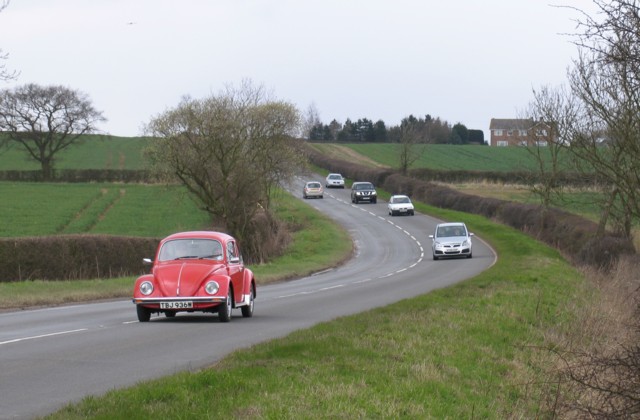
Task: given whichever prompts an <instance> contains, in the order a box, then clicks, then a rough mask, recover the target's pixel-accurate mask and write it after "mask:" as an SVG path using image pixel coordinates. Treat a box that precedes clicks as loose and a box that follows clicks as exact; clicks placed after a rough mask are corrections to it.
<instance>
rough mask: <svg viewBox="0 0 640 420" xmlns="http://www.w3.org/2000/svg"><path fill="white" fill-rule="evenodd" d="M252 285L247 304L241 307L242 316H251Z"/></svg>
mask: <svg viewBox="0 0 640 420" xmlns="http://www.w3.org/2000/svg"><path fill="white" fill-rule="evenodd" d="M253 296H254V294H253V287H251V296H250V297H249V304H248V305H246V306H243V307H242V316H243V317H244V318H251V317H252V316H253Z"/></svg>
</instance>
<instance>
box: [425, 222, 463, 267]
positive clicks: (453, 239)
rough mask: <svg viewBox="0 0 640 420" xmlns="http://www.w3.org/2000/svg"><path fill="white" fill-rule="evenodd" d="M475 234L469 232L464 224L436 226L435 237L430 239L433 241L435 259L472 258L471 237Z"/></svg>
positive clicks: (431, 236)
mask: <svg viewBox="0 0 640 420" xmlns="http://www.w3.org/2000/svg"><path fill="white" fill-rule="evenodd" d="M472 236H473V233H471V232H469V231H468V230H467V226H466V225H465V224H464V223H462V222H455V223H440V224H439V225H437V226H436V230H435V232H434V234H433V235H429V237H430V238H431V239H432V240H433V243H432V245H431V249H432V251H433V259H434V260H437V259H438V258H441V257H467V258H471V257H472V255H473V253H472V250H471V246H472V244H471V237H472Z"/></svg>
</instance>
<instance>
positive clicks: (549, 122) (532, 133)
mask: <svg viewBox="0 0 640 420" xmlns="http://www.w3.org/2000/svg"><path fill="white" fill-rule="evenodd" d="M533 96H534V100H533V101H532V102H531V103H530V104H529V107H528V109H527V110H526V111H525V118H523V119H522V120H523V121H527V125H526V126H523V127H522V128H521V129H522V131H524V132H525V139H526V146H527V150H528V151H529V152H530V154H531V155H532V156H533V158H534V161H535V163H536V165H537V167H536V174H537V178H538V181H537V182H536V183H534V185H533V186H532V187H531V191H532V192H533V193H534V194H536V195H537V196H538V197H540V202H541V204H542V206H543V207H544V208H545V209H548V208H549V207H550V206H551V205H552V204H554V203H557V202H560V201H562V200H563V194H562V193H563V191H562V184H561V182H559V179H560V178H561V177H562V176H563V175H564V174H566V173H567V172H568V170H569V168H570V165H569V162H568V159H567V156H568V151H567V148H568V146H569V145H570V144H571V139H572V137H573V130H574V127H575V126H576V122H577V119H578V116H579V113H580V106H579V103H578V101H577V100H576V98H575V97H574V96H573V95H572V94H571V92H570V91H567V89H566V88H565V87H563V86H561V87H559V88H557V89H554V88H552V87H549V86H543V87H542V88H540V89H539V90H534V92H533Z"/></svg>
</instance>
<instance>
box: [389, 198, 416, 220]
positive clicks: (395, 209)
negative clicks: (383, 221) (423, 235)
mask: <svg viewBox="0 0 640 420" xmlns="http://www.w3.org/2000/svg"><path fill="white" fill-rule="evenodd" d="M387 207H388V208H389V215H390V216H396V215H398V214H408V215H410V216H413V214H414V210H413V203H412V202H411V199H410V198H409V197H407V196H406V195H392V196H391V197H390V198H389V203H388V204H387Z"/></svg>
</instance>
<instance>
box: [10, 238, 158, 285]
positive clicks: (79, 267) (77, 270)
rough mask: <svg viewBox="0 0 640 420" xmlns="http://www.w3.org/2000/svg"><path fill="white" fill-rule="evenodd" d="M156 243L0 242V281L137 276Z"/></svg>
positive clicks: (128, 240) (93, 240) (144, 240)
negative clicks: (143, 259) (143, 260)
mask: <svg viewBox="0 0 640 420" xmlns="http://www.w3.org/2000/svg"><path fill="white" fill-rule="evenodd" d="M158 242H159V240H158V239H154V238H137V237H125V236H110V235H58V236H43V237H26V238H2V239H0V261H3V264H0V281H2V282H11V281H20V280H34V279H39V280H75V279H87V278H112V277H121V276H128V275H138V274H142V273H143V272H144V267H143V265H142V258H144V257H153V256H154V255H155V251H156V248H157V246H158Z"/></svg>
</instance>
